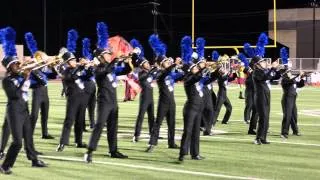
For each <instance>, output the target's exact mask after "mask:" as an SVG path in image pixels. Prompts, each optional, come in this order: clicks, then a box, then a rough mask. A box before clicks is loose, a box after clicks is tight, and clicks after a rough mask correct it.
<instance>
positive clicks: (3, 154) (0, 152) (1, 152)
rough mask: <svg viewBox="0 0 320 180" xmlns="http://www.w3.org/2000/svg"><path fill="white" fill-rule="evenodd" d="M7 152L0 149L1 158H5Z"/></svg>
mask: <svg viewBox="0 0 320 180" xmlns="http://www.w3.org/2000/svg"><path fill="white" fill-rule="evenodd" d="M5 155H6V154H5V153H4V152H3V151H0V160H1V159H3V158H4V156H5Z"/></svg>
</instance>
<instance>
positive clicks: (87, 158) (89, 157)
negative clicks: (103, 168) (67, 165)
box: [83, 153, 92, 163]
mask: <svg viewBox="0 0 320 180" xmlns="http://www.w3.org/2000/svg"><path fill="white" fill-rule="evenodd" d="M83 159H84V161H85V162H86V163H92V153H85V154H84V157H83Z"/></svg>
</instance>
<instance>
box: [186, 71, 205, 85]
mask: <svg viewBox="0 0 320 180" xmlns="http://www.w3.org/2000/svg"><path fill="white" fill-rule="evenodd" d="M201 78H202V76H201V72H198V73H197V74H189V75H187V76H186V77H185V79H184V84H185V85H186V86H192V85H194V84H195V83H197V82H199V81H200V80H201Z"/></svg>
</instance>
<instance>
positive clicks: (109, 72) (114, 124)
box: [84, 22, 132, 163]
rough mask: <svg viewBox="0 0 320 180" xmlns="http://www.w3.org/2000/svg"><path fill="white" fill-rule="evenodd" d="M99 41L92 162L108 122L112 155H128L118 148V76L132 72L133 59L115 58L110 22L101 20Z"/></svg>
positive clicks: (88, 157) (89, 158) (89, 155)
mask: <svg viewBox="0 0 320 180" xmlns="http://www.w3.org/2000/svg"><path fill="white" fill-rule="evenodd" d="M97 34H98V43H97V46H98V47H97V49H96V50H95V51H94V56H95V58H96V59H98V60H99V62H100V63H99V65H98V66H97V67H96V69H95V76H96V81H97V85H98V95H97V102H98V106H97V108H98V116H97V117H98V118H97V122H96V124H95V126H94V128H93V131H92V134H91V137H90V141H89V146H88V151H87V153H86V154H85V155H84V160H85V161H86V162H87V163H91V162H92V152H93V151H95V150H96V149H97V146H98V142H99V139H100V136H101V133H102V129H103V127H105V124H106V123H107V135H108V144H109V153H110V155H111V157H112V158H128V156H126V155H124V154H122V153H120V152H119V151H118V140H117V134H118V110H119V108H118V102H117V89H116V88H117V85H118V80H117V76H120V75H126V74H128V73H130V72H131V70H132V69H131V67H130V65H129V59H125V60H122V59H114V60H112V59H111V54H112V52H111V50H110V49H109V48H108V32H107V25H106V24H105V23H103V22H99V23H98V24H97Z"/></svg>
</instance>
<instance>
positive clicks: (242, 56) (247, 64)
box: [238, 53, 249, 67]
mask: <svg viewBox="0 0 320 180" xmlns="http://www.w3.org/2000/svg"><path fill="white" fill-rule="evenodd" d="M238 58H239V59H240V60H241V62H243V64H244V67H249V61H248V60H247V57H246V56H245V55H244V54H243V53H239V54H238Z"/></svg>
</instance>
